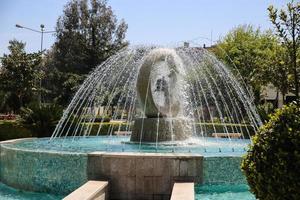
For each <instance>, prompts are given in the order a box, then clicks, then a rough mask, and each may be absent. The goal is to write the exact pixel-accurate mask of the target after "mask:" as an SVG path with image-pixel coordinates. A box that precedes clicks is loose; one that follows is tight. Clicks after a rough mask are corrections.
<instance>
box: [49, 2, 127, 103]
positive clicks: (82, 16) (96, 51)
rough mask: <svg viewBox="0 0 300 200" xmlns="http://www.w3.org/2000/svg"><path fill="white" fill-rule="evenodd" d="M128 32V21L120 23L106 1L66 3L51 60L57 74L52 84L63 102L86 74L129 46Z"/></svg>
mask: <svg viewBox="0 0 300 200" xmlns="http://www.w3.org/2000/svg"><path fill="white" fill-rule="evenodd" d="M126 31H127V24H126V23H125V22H124V20H121V21H120V22H118V20H117V18H116V16H115V15H114V13H113V11H112V8H111V7H110V6H108V5H107V2H106V1H105V0H71V1H70V2H69V3H68V4H67V5H66V6H65V9H64V13H63V15H62V16H60V17H59V19H58V21H57V26H56V37H57V39H56V42H55V44H54V47H53V49H52V52H51V56H50V57H51V59H50V60H49V61H50V63H49V62H48V65H50V66H48V68H49V69H50V70H51V71H54V72H55V75H53V76H55V77H56V78H55V79H54V80H53V81H52V82H50V85H51V84H52V85H53V84H54V85H55V86H56V88H59V89H56V90H57V91H58V92H59V94H58V95H57V96H59V97H60V100H59V101H60V102H61V103H62V104H65V103H66V102H68V101H69V100H70V97H71V95H72V94H73V93H74V91H75V90H76V89H77V87H78V85H79V84H80V83H81V82H82V80H83V79H84V77H83V75H86V74H88V73H89V72H90V71H91V70H92V69H94V68H95V66H97V65H99V64H101V63H102V62H103V61H105V60H106V59H107V58H108V57H109V56H111V55H112V54H114V53H116V52H117V51H119V50H120V49H122V48H123V47H125V46H127V45H128V42H127V41H125V33H126ZM57 76H59V77H60V78H59V79H60V80H59V81H57ZM62 86H63V87H65V88H64V89H62ZM52 89H53V88H52Z"/></svg>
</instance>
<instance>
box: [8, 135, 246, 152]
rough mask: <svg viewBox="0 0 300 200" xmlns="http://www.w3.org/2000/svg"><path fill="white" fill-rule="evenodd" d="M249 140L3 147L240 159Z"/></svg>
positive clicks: (113, 140)
mask: <svg viewBox="0 0 300 200" xmlns="http://www.w3.org/2000/svg"><path fill="white" fill-rule="evenodd" d="M249 143H250V140H247V139H231V141H229V140H228V139H227V138H226V139H222V138H219V139H216V138H191V139H188V140H186V141H175V142H165V143H159V145H156V144H154V143H152V144H142V145H140V144H133V143H130V137H129V136H98V137H86V138H75V139H74V138H71V137H70V138H66V139H64V138H58V139H54V140H52V141H50V140H49V138H43V139H32V140H25V141H21V142H18V143H14V144H4V145H6V146H10V147H16V148H20V149H26V150H32V151H50V152H78V153H89V152H94V151H109V152H159V153H169V152H177V153H199V154H201V155H204V156H220V155H221V156H241V155H243V154H245V152H246V149H247V148H248V144H249Z"/></svg>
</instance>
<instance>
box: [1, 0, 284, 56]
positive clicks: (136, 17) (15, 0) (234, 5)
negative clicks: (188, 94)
mask: <svg viewBox="0 0 300 200" xmlns="http://www.w3.org/2000/svg"><path fill="white" fill-rule="evenodd" d="M67 2H68V0H0V57H1V56H2V55H3V53H7V52H8V50H7V46H8V41H9V40H11V39H18V40H21V41H23V42H26V50H27V51H28V52H36V51H38V50H40V34H39V33H35V32H32V31H29V30H25V29H19V28H16V27H15V24H20V25H22V26H26V27H29V28H33V29H39V27H40V24H44V25H45V29H46V31H52V30H54V29H55V25H56V21H57V18H58V17H59V16H60V15H62V13H63V8H64V5H65V4H66V3H67ZM287 2H289V1H288V0H108V4H109V5H110V6H111V7H112V9H113V11H114V13H115V14H116V16H117V18H118V19H122V18H123V19H124V20H125V21H126V22H127V24H128V26H129V28H128V31H127V35H126V38H127V40H128V41H129V42H130V43H131V44H134V45H135V44H137V45H139V44H158V45H178V44H181V43H182V42H183V41H192V43H193V44H194V45H199V46H202V45H203V44H204V43H205V44H206V45H210V43H211V40H212V41H216V40H218V39H220V38H222V37H223V36H224V35H226V33H228V31H230V30H232V29H233V28H234V27H236V26H238V25H241V24H252V25H254V26H256V27H260V28H261V29H263V30H265V29H269V28H272V25H271V23H270V22H269V19H268V12H267V8H268V6H269V5H271V4H272V5H274V6H275V7H278V8H281V7H283V6H285V5H286V3H287ZM54 41H55V37H54V35H53V34H47V35H45V37H44V44H43V46H44V48H46V49H49V48H50V47H51V45H52V44H53V43H54Z"/></svg>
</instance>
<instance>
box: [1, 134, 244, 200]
mask: <svg viewBox="0 0 300 200" xmlns="http://www.w3.org/2000/svg"><path fill="white" fill-rule="evenodd" d="M129 139H130V138H129V137H117V136H112V137H102V138H98V140H97V137H89V138H81V139H79V138H78V140H77V141H76V142H71V141H72V138H67V139H66V140H65V141H64V142H62V141H56V142H55V141H54V142H51V143H49V139H48V138H43V139H24V140H17V141H13V142H3V143H1V145H0V151H1V156H0V163H1V164H0V178H1V182H3V183H5V184H7V185H9V186H12V187H14V188H17V189H23V190H29V191H36V192H46V193H52V194H60V195H67V194H69V193H70V192H72V191H73V190H75V189H76V188H78V187H79V186H81V185H82V184H84V183H85V182H86V181H88V180H90V179H97V180H101V179H102V180H109V181H110V183H111V193H112V194H115V195H116V196H115V197H116V198H117V199H126V198H128V197H130V195H131V197H132V196H136V195H142V197H143V198H145V199H151V198H152V197H153V196H155V195H156V196H161V197H162V198H164V197H166V198H168V197H169V195H170V194H171V188H172V184H173V182H175V181H195V183H198V184H211V183H214V184H220V183H245V179H244V177H243V175H242V173H241V171H240V168H239V165H240V161H241V155H242V154H243V153H245V152H244V148H245V147H246V145H247V143H240V142H239V141H236V143H235V144H233V145H235V151H234V152H232V150H231V148H230V147H226V146H225V144H227V146H228V145H229V144H228V142H224V145H223V146H222V140H221V139H219V142H218V143H217V142H216V141H217V140H216V139H214V138H207V142H208V141H209V142H210V143H209V144H210V145H211V147H210V148H208V147H207V149H206V152H205V150H204V148H203V147H199V145H198V144H197V145H189V144H188V142H186V143H183V142H182V143H181V144H177V146H174V145H165V146H164V145H159V147H157V148H156V147H155V145H143V146H140V145H135V144H124V143H122V141H126V140H127V141H129ZM99 141H102V142H103V143H102V144H101V143H99ZM104 141H106V142H104ZM241 141H243V142H245V140H241ZM109 142H110V143H109ZM198 142H199V141H198ZM239 143H240V144H239ZM87 144H89V145H87ZM96 144H97V145H96ZM166 144H167V143H166ZM237 144H239V145H240V146H237ZM59 145H60V146H59ZM213 145H215V146H213ZM96 147H97V148H96ZM217 147H218V148H217ZM219 147H224V148H221V152H219ZM238 147H239V148H238ZM172 151H174V153H173V152H172ZM136 191H140V192H138V193H137V192H136Z"/></svg>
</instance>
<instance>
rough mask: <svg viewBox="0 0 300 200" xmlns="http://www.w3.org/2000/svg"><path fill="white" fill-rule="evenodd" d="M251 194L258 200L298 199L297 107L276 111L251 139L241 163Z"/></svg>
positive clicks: (299, 126) (299, 121)
mask: <svg viewBox="0 0 300 200" xmlns="http://www.w3.org/2000/svg"><path fill="white" fill-rule="evenodd" d="M241 167H242V170H243V172H244V174H245V175H246V178H247V181H248V183H249V185H250V188H251V191H252V192H253V193H254V194H255V196H256V198H258V199H260V200H276V199H278V200H281V199H284V200H285V199H286V200H299V199H300V190H299V188H300V175H299V169H300V107H299V105H296V104H291V105H289V106H284V107H283V108H282V109H278V110H277V111H276V112H275V114H274V115H272V116H271V118H270V120H269V121H268V122H267V123H266V124H265V125H264V126H263V127H262V128H261V129H260V130H259V131H258V133H257V134H256V135H255V136H254V137H253V144H252V145H251V147H250V150H249V151H248V154H247V155H246V156H245V157H244V159H243V161H242V166H241Z"/></svg>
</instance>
